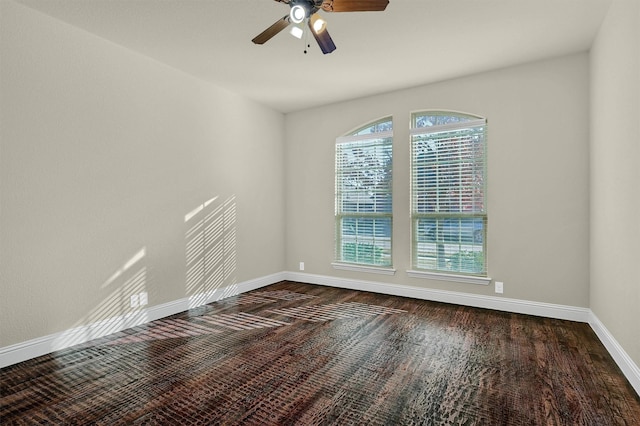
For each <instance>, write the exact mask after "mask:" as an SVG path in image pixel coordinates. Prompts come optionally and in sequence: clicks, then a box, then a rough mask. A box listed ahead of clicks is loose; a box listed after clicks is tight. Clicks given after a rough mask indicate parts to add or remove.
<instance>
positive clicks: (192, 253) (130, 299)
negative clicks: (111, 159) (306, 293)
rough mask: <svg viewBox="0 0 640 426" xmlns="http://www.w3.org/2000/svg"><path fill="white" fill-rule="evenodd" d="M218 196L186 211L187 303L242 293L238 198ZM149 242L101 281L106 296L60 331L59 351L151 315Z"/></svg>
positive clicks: (55, 347)
mask: <svg viewBox="0 0 640 426" xmlns="http://www.w3.org/2000/svg"><path fill="white" fill-rule="evenodd" d="M218 198H219V197H214V198H211V199H209V200H208V201H206V202H205V203H203V204H201V205H199V206H198V207H196V208H195V209H193V210H192V211H191V212H189V213H188V214H186V215H185V217H184V223H185V244H186V249H185V257H186V279H185V295H186V297H187V299H188V307H189V308H194V307H197V306H201V305H204V304H206V303H210V302H212V301H215V300H219V299H223V298H225V297H228V296H232V295H235V294H237V293H238V289H237V277H236V199H235V196H231V197H229V198H227V199H226V200H225V201H218ZM148 270H149V268H148V257H147V248H146V246H145V247H141V248H140V249H139V250H138V251H137V252H135V253H134V254H133V255H132V256H131V257H130V258H129V259H128V260H126V261H125V262H123V263H122V266H121V267H119V268H118V269H117V270H116V271H115V272H114V273H113V274H112V275H111V276H110V277H109V278H108V279H107V280H106V281H105V282H104V283H103V284H102V285H101V286H100V289H101V291H105V292H108V294H107V295H106V296H105V297H104V299H103V301H102V302H101V303H100V304H99V305H98V306H96V307H95V308H93V309H92V310H91V311H90V312H89V313H88V314H87V315H86V316H84V317H82V318H81V319H79V320H78V321H76V323H75V324H74V325H73V327H72V328H70V329H68V330H67V331H65V332H63V333H61V334H60V335H58V336H57V337H56V338H55V339H54V342H53V343H52V345H51V348H50V350H52V351H56V350H60V349H64V348H67V347H70V346H73V345H76V344H80V343H84V342H87V341H89V340H92V339H95V338H98V337H102V336H106V335H108V334H112V333H115V332H118V331H121V330H124V329H127V328H130V327H135V326H137V325H140V324H143V323H146V322H148V321H149V320H150V318H149V311H148V310H147V309H146V308H145V306H146V305H147V304H148V292H147V288H148V286H149V272H148Z"/></svg>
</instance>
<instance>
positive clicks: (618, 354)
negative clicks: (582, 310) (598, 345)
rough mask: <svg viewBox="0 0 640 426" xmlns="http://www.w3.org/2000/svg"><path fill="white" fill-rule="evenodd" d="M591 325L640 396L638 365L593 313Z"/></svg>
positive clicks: (590, 320) (639, 369)
mask: <svg viewBox="0 0 640 426" xmlns="http://www.w3.org/2000/svg"><path fill="white" fill-rule="evenodd" d="M589 325H590V326H591V328H592V329H593V331H594V332H595V333H596V335H597V336H598V338H599V339H600V341H601V342H602V344H603V345H604V347H605V348H607V351H608V352H609V354H610V355H611V357H612V358H613V359H614V361H615V362H616V364H618V367H620V370H622V373H623V374H624V375H625V377H626V378H627V380H629V383H631V386H633V388H634V389H635V390H636V393H637V394H638V395H640V368H638V366H637V365H636V363H634V362H633V360H632V359H631V357H630V356H629V355H628V354H627V352H625V350H624V349H623V348H622V346H620V344H619V343H618V341H617V340H616V339H615V338H614V337H613V335H612V334H611V333H610V332H609V330H607V327H605V326H604V324H603V323H602V322H601V321H600V319H599V318H598V317H597V316H596V314H594V313H593V312H591V313H590V315H589Z"/></svg>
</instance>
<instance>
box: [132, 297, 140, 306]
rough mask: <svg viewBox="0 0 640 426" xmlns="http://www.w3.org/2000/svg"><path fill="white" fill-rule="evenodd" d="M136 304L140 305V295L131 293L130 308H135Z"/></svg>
mask: <svg viewBox="0 0 640 426" xmlns="http://www.w3.org/2000/svg"><path fill="white" fill-rule="evenodd" d="M138 306H140V296H138V295H137V294H132V295H131V307H132V308H137V307H138Z"/></svg>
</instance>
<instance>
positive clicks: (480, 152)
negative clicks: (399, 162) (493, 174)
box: [411, 113, 486, 276]
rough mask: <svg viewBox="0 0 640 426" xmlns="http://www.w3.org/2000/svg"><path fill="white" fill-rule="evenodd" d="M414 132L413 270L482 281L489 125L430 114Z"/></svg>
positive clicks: (416, 123) (417, 122) (418, 121)
mask: <svg viewBox="0 0 640 426" xmlns="http://www.w3.org/2000/svg"><path fill="white" fill-rule="evenodd" d="M421 125H422V126H421ZM413 126H414V127H413V128H412V130H411V135H412V142H411V143H412V149H411V163H412V187H411V188H412V191H411V193H412V226H413V230H412V232H413V266H414V268H417V269H427V270H434V271H438V272H452V273H463V274H465V273H466V274H472V275H481V276H484V275H486V262H485V244H484V242H485V234H486V210H485V186H486V182H485V158H486V155H485V147H486V144H485V139H486V122H485V120H483V119H477V118H475V117H471V116H465V115H460V116H457V115H450V113H444V114H434V113H431V114H418V115H416V114H414V119H413ZM418 126H421V127H418Z"/></svg>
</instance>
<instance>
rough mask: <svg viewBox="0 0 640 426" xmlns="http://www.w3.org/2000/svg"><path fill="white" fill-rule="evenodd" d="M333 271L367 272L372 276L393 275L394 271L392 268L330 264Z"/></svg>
mask: <svg viewBox="0 0 640 426" xmlns="http://www.w3.org/2000/svg"><path fill="white" fill-rule="evenodd" d="M331 266H333V268H334V269H340V270H343V271H353V272H369V273H372V274H382V275H395V273H396V270H395V269H393V268H385V267H382V266H365V265H356V264H354V263H338V262H333V263H331Z"/></svg>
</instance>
